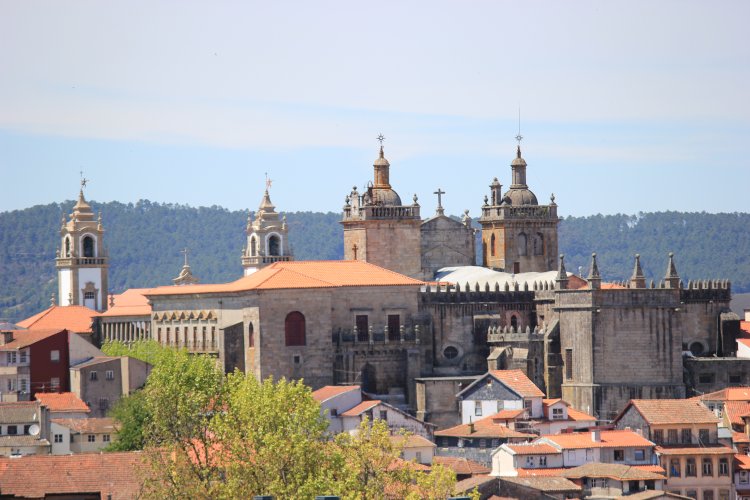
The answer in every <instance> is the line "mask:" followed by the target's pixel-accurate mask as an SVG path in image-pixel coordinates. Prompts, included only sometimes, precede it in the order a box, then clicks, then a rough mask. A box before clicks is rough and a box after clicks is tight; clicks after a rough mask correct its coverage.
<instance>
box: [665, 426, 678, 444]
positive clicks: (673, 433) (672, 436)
mask: <svg viewBox="0 0 750 500" xmlns="http://www.w3.org/2000/svg"><path fill="white" fill-rule="evenodd" d="M667 442H668V443H669V444H675V443H678V441H677V429H669V430H667Z"/></svg>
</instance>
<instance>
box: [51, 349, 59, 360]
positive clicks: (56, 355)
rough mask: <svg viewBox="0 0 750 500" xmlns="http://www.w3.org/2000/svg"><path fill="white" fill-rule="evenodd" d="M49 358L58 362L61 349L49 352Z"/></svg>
mask: <svg viewBox="0 0 750 500" xmlns="http://www.w3.org/2000/svg"><path fill="white" fill-rule="evenodd" d="M49 360H50V361H54V362H55V363H57V362H58V361H60V351H57V350H54V351H50V352H49Z"/></svg>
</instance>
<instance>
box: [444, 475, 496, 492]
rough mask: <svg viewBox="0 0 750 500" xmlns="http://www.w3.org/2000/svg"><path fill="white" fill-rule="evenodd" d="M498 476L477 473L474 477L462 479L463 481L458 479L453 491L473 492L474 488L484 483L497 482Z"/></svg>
mask: <svg viewBox="0 0 750 500" xmlns="http://www.w3.org/2000/svg"><path fill="white" fill-rule="evenodd" d="M497 480H498V479H497V478H496V477H492V476H486V475H476V476H472V477H467V478H466V479H462V480H461V481H458V482H457V483H456V484H455V486H454V487H453V493H466V492H471V491H473V490H474V488H477V487H479V486H481V485H483V484H488V483H494V482H497ZM493 489H497V488H493Z"/></svg>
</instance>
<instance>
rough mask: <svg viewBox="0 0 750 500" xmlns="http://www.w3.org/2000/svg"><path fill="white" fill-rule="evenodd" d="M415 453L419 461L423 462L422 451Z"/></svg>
mask: <svg viewBox="0 0 750 500" xmlns="http://www.w3.org/2000/svg"><path fill="white" fill-rule="evenodd" d="M415 455H416V457H417V463H420V464H421V463H422V452H421V451H418V452H416V453H415Z"/></svg>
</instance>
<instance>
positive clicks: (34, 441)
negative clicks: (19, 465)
mask: <svg viewBox="0 0 750 500" xmlns="http://www.w3.org/2000/svg"><path fill="white" fill-rule="evenodd" d="M0 446H2V447H5V448H10V447H14V448H15V447H18V446H49V441H48V440H46V439H40V438H39V437H38V436H29V435H26V434H21V435H14V436H0ZM0 488H1V487H0ZM2 491H3V490H2V489H0V492H2Z"/></svg>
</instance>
